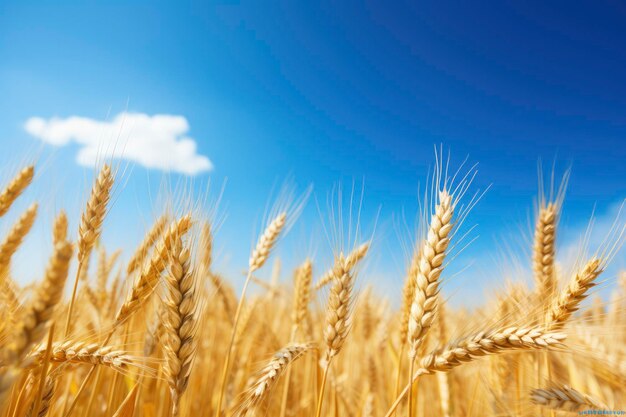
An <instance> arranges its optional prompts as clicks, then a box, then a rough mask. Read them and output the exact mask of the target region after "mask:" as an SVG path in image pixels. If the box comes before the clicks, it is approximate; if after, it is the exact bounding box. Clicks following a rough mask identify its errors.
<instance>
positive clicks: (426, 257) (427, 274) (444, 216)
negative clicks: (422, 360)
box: [407, 190, 454, 358]
mask: <svg viewBox="0 0 626 417" xmlns="http://www.w3.org/2000/svg"><path fill="white" fill-rule="evenodd" d="M453 215H454V204H453V200H452V196H451V195H450V194H449V193H448V192H447V191H445V190H443V191H441V192H440V193H439V204H437V206H436V207H435V213H434V214H433V215H432V217H431V219H430V225H429V228H428V236H427V238H426V240H425V241H424V243H423V245H422V249H421V253H420V261H419V268H418V272H417V275H416V276H415V277H414V279H415V292H414V295H413V301H412V303H411V309H410V314H409V327H408V334H407V337H408V343H409V347H410V351H409V356H410V357H411V358H415V356H416V355H417V349H418V347H419V346H420V344H421V343H422V341H423V339H424V336H425V335H426V333H427V332H428V329H430V326H431V325H432V323H433V320H434V318H435V313H436V310H437V303H438V296H439V277H440V275H441V273H442V271H443V261H444V259H445V256H446V249H447V248H448V245H449V243H450V239H449V234H450V231H451V230H452V227H453V223H452V216H453Z"/></svg>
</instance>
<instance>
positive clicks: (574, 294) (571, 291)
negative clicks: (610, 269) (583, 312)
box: [546, 258, 603, 329]
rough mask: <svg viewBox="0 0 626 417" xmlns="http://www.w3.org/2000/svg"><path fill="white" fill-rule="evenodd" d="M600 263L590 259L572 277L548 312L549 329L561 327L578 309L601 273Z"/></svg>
mask: <svg viewBox="0 0 626 417" xmlns="http://www.w3.org/2000/svg"><path fill="white" fill-rule="evenodd" d="M602 271H603V269H602V262H601V260H600V259H598V258H592V259H591V260H589V261H588V262H587V263H586V264H585V265H584V267H583V268H582V269H581V270H580V271H578V272H577V273H576V274H575V275H574V277H572V279H571V281H570V283H569V285H568V286H567V287H566V288H565V289H563V290H562V291H561V293H560V294H559V296H558V297H556V298H555V299H554V301H553V303H552V306H551V308H550V310H549V311H548V314H547V318H546V322H547V323H548V325H549V326H550V327H551V328H554V329H558V328H561V327H563V326H564V325H565V324H566V323H567V321H568V320H569V318H570V317H571V316H572V314H574V312H575V311H576V310H578V308H579V307H580V303H581V302H582V301H583V300H584V299H585V298H586V297H587V296H588V295H589V294H588V291H589V289H590V288H592V287H593V286H594V285H595V280H596V278H597V277H598V276H599V275H600V274H601V273H602Z"/></svg>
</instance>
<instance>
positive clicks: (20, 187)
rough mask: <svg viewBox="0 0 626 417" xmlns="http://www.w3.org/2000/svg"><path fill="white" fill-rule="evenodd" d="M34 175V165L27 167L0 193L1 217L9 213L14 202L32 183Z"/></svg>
mask: <svg viewBox="0 0 626 417" xmlns="http://www.w3.org/2000/svg"><path fill="white" fill-rule="evenodd" d="M34 175H35V167H34V166H33V165H29V166H27V167H25V168H24V169H22V170H21V171H20V172H18V173H17V175H16V176H15V177H14V178H13V179H12V180H11V182H10V183H9V185H7V187H6V188H5V189H4V190H3V191H2V193H0V216H4V215H5V214H6V213H7V211H9V208H11V205H12V204H13V202H14V201H15V200H16V199H17V198H18V197H19V196H20V194H22V192H23V191H24V190H25V189H26V187H28V185H29V184H30V183H31V181H32V180H33V176H34Z"/></svg>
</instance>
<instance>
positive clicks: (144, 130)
mask: <svg viewBox="0 0 626 417" xmlns="http://www.w3.org/2000/svg"><path fill="white" fill-rule="evenodd" d="M24 128H25V129H26V131H27V132H28V133H30V134H31V135H33V136H34V137H36V138H38V139H41V140H42V141H44V142H47V143H50V144H52V145H55V146H66V145H69V144H70V143H72V142H75V143H76V144H78V145H79V146H80V149H79V151H78V154H77V155H76V161H77V162H78V163H79V164H81V165H86V166H93V165H94V163H95V162H97V160H102V159H103V158H107V157H113V158H122V159H127V160H130V161H133V162H136V163H138V164H140V165H142V166H144V167H146V168H155V169H161V170H165V171H176V172H180V173H183V174H187V175H195V174H198V173H200V172H204V171H210V170H211V169H213V164H212V163H211V161H210V160H209V158H207V157H206V156H203V155H200V154H198V153H197V149H196V148H197V146H196V141H195V140H194V139H192V138H190V137H188V136H186V133H187V131H188V130H189V123H188V122H187V119H186V118H185V117H183V116H174V115H169V114H155V115H153V116H149V115H147V114H144V113H126V112H124V113H120V114H118V115H117V116H115V117H114V118H113V119H112V120H111V121H101V120H94V119H90V118H87V117H79V116H70V117H67V118H58V117H53V118H50V119H47V120H46V119H43V118H40V117H31V118H30V119H28V120H27V121H26V123H25V124H24Z"/></svg>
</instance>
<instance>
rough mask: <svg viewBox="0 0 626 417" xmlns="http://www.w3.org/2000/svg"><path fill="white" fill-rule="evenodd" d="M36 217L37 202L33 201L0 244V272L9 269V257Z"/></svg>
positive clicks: (15, 250)
mask: <svg viewBox="0 0 626 417" xmlns="http://www.w3.org/2000/svg"><path fill="white" fill-rule="evenodd" d="M36 217H37V203H34V204H32V205H31V206H30V207H29V208H28V209H27V210H26V211H25V212H24V213H23V214H22V215H21V216H20V218H19V219H18V220H17V222H16V223H15V224H14V225H13V227H12V228H11V230H9V233H8V234H7V236H6V237H5V238H4V241H2V243H1V244H0V274H3V273H4V272H6V271H7V270H8V269H9V263H10V262H11V258H12V257H13V255H14V254H15V252H17V249H18V248H19V247H20V245H21V244H22V241H23V240H24V237H26V235H27V234H28V232H30V229H31V228H32V227H33V223H35V218H36Z"/></svg>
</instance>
